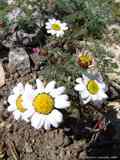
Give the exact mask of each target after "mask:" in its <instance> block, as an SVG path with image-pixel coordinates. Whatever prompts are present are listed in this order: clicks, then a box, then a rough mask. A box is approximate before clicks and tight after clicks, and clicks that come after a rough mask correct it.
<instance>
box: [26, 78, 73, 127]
mask: <svg viewBox="0 0 120 160" xmlns="http://www.w3.org/2000/svg"><path fill="white" fill-rule="evenodd" d="M36 84H37V88H36V89H35V90H33V91H32V92H28V91H27V90H25V92H24V94H23V97H24V105H25V106H26V109H27V111H26V112H25V113H24V115H23V117H27V118H30V120H31V125H32V126H33V127H34V128H36V129H39V128H42V127H43V128H45V129H49V128H51V126H53V127H55V128H57V127H58V125H59V123H61V122H62V120H63V115H62V113H61V112H60V111H59V110H58V109H64V108H67V107H69V106H70V102H69V101H68V96H67V95H66V94H64V90H65V88H64V87H58V88H55V84H56V82H55V81H51V82H49V83H48V84H47V85H46V86H44V83H43V82H42V81H41V80H39V79H37V80H36Z"/></svg>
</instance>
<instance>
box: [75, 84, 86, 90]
mask: <svg viewBox="0 0 120 160" xmlns="http://www.w3.org/2000/svg"><path fill="white" fill-rule="evenodd" d="M74 89H75V90H76V91H80V92H81V91H84V90H85V86H84V84H77V85H76V86H75V87H74Z"/></svg>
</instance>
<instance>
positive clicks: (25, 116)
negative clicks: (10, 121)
mask: <svg viewBox="0 0 120 160" xmlns="http://www.w3.org/2000/svg"><path fill="white" fill-rule="evenodd" d="M34 112H35V111H34V109H33V108H30V109H28V110H27V111H25V112H24V113H23V114H22V118H23V119H26V118H31V117H32V115H33V114H34Z"/></svg>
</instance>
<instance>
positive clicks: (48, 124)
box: [44, 119, 51, 130]
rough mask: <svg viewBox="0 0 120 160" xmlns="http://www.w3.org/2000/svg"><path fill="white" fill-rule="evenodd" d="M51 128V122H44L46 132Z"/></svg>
mask: <svg viewBox="0 0 120 160" xmlns="http://www.w3.org/2000/svg"><path fill="white" fill-rule="evenodd" d="M50 126H51V124H50V122H49V121H48V120H47V119H46V120H45V122H44V128H45V129H46V130H48V129H50Z"/></svg>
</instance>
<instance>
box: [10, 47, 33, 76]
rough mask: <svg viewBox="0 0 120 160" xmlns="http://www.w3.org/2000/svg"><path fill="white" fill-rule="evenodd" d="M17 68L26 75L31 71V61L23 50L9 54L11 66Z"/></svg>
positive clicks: (11, 51)
mask: <svg viewBox="0 0 120 160" xmlns="http://www.w3.org/2000/svg"><path fill="white" fill-rule="evenodd" d="M11 65H13V66H15V67H16V70H17V71H18V72H19V73H20V74H22V75H24V74H26V73H28V72H29V71H30V60H29V56H28V54H27V52H26V51H25V50H24V49H23V48H14V49H11V50H10V52H9V66H11Z"/></svg>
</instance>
